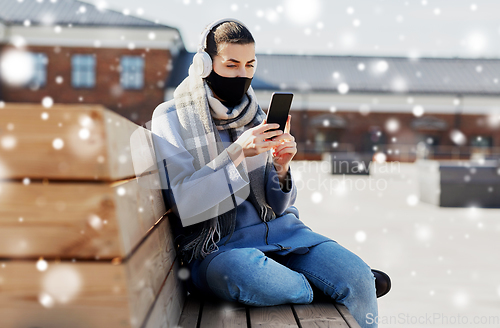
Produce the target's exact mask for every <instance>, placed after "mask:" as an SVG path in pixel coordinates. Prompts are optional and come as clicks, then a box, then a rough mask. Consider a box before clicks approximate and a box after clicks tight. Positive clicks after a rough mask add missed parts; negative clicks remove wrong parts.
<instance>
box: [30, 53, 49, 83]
mask: <svg viewBox="0 0 500 328" xmlns="http://www.w3.org/2000/svg"><path fill="white" fill-rule="evenodd" d="M31 55H32V56H33V63H34V71H33V77H32V78H31V80H30V82H29V86H30V87H31V88H36V89H38V88H40V87H43V86H45V84H46V83H47V63H48V59H47V55H46V54H44V53H32V54H31Z"/></svg>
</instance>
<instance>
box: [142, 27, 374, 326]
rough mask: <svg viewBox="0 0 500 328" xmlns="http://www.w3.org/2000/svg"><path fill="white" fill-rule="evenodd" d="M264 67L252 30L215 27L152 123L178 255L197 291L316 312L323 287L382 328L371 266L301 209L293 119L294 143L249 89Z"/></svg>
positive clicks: (359, 318) (363, 322) (357, 314)
mask: <svg viewBox="0 0 500 328" xmlns="http://www.w3.org/2000/svg"><path fill="white" fill-rule="evenodd" d="M255 66H256V57H255V41H254V39H253V37H252V35H251V34H250V32H249V31H248V29H247V28H246V27H245V26H244V25H243V24H242V23H241V22H238V21H235V20H230V19H229V20H222V21H218V22H215V23H213V24H211V25H209V27H208V28H207V29H206V31H204V33H203V35H202V41H201V44H200V49H199V51H198V53H197V54H196V56H195V58H194V60H193V65H191V67H190V72H189V76H188V77H187V78H186V79H185V80H184V81H183V82H182V83H181V84H180V85H179V86H178V88H177V89H176V91H175V92H174V99H173V100H171V101H168V102H165V103H162V104H160V105H159V106H158V107H157V108H156V109H155V111H154V113H153V123H152V132H153V133H154V134H156V136H155V138H157V140H159V141H160V142H157V143H156V144H155V147H156V151H157V156H158V157H159V158H161V165H160V166H159V167H160V168H162V167H165V168H166V170H163V171H162V170H160V171H161V172H160V174H161V175H162V183H163V185H164V188H165V189H164V190H165V191H166V192H165V193H164V196H165V199H166V201H167V202H168V205H169V206H170V207H174V209H175V211H176V213H177V214H178V218H179V220H178V222H177V223H178V224H179V227H178V230H179V231H178V232H177V234H176V235H177V237H176V243H177V244H178V247H179V251H180V253H181V255H182V258H183V261H184V262H186V263H187V265H188V267H189V269H190V273H191V275H190V278H189V279H190V280H189V282H190V283H191V284H192V285H191V287H190V288H191V291H192V292H198V293H203V294H206V295H211V296H214V295H215V296H218V297H220V298H223V299H226V300H235V301H238V302H241V303H245V304H249V305H255V306H269V305H277V304H284V303H302V304H306V303H310V302H311V301H312V300H313V289H312V287H314V288H317V289H319V290H320V291H321V292H323V293H324V294H326V295H328V296H330V297H331V298H332V299H334V300H335V301H336V302H338V303H342V304H344V305H346V306H347V308H348V309H349V310H350V312H351V313H352V314H353V316H354V317H355V318H356V320H357V321H358V322H359V324H360V325H361V326H362V327H375V324H373V325H369V324H368V323H367V322H366V319H365V317H366V316H367V315H368V314H371V317H372V318H373V317H376V316H377V300H376V290H375V284H374V280H375V278H374V275H373V273H372V271H371V270H370V268H369V267H368V265H366V264H365V263H364V262H363V261H362V260H361V259H360V258H359V257H358V256H356V255H355V254H353V253H351V252H350V251H348V250H346V249H345V248H343V247H342V246H340V245H339V244H338V243H336V242H335V241H333V240H332V239H330V238H328V237H325V236H322V235H320V234H317V233H315V232H313V231H312V230H311V229H310V228H308V227H307V226H305V225H304V224H303V223H302V222H301V221H300V220H299V219H298V211H297V209H296V208H294V207H293V206H292V205H293V203H294V201H295V197H296V187H295V184H294V183H293V180H292V178H291V171H290V161H291V160H292V158H293V156H294V155H295V154H296V152H297V147H296V143H295V141H294V137H293V136H292V135H291V134H290V116H289V117H288V121H287V125H286V128H285V131H273V130H272V129H276V128H278V127H279V126H278V125H277V124H267V123H266V122H265V114H264V112H263V111H262V110H261V108H260V106H259V105H258V104H257V100H256V98H255V93H254V92H253V90H252V88H251V87H250V82H251V79H252V78H253V75H254V73H255V68H256V67H255ZM180 225H182V227H181V226H180ZM193 285H194V286H193ZM372 321H373V320H372Z"/></svg>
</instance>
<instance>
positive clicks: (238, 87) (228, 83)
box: [206, 70, 252, 107]
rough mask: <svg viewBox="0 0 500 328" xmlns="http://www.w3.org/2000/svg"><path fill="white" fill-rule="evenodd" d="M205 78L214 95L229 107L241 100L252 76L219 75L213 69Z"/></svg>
mask: <svg viewBox="0 0 500 328" xmlns="http://www.w3.org/2000/svg"><path fill="white" fill-rule="evenodd" d="M206 80H207V83H208V85H209V86H210V88H211V89H212V91H213V92H214V93H215V95H216V96H217V97H219V98H220V99H222V101H223V103H224V105H226V106H229V107H232V106H236V105H238V104H239V103H240V102H241V99H243V96H244V95H245V93H246V92H247V90H248V88H249V87H250V83H251V82H252V78H248V77H224V76H220V75H219V74H217V73H215V71H214V70H212V72H211V73H210V75H209V76H207V78H206Z"/></svg>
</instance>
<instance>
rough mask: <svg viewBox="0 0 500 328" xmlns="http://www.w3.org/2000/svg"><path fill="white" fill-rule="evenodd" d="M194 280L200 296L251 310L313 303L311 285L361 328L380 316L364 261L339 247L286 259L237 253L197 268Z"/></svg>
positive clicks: (320, 248)
mask: <svg viewBox="0 0 500 328" xmlns="http://www.w3.org/2000/svg"><path fill="white" fill-rule="evenodd" d="M204 261H205V260H204ZM191 275H192V281H193V283H194V285H195V286H196V287H197V288H198V289H200V290H201V291H204V292H205V293H208V294H215V295H216V296H218V297H220V298H222V299H225V300H229V301H238V302H240V303H244V304H248V305H253V306H272V305H279V304H286V303H297V304H307V303H311V302H312V300H313V290H312V288H311V284H312V285H314V286H315V287H316V288H317V289H319V290H320V291H321V292H323V293H324V294H325V295H328V296H330V297H331V298H332V299H333V300H335V302H337V303H340V304H343V305H345V306H346V307H347V308H348V309H349V311H350V312H351V314H352V315H353V316H354V318H355V319H356V321H357V322H358V323H359V325H360V326H361V327H363V328H365V327H372V328H373V327H377V325H376V324H375V323H373V324H371V325H369V324H368V323H367V322H366V316H367V314H368V313H371V314H372V316H371V317H372V318H375V317H376V316H377V315H378V309H377V298H376V293H375V277H374V276H373V274H372V272H371V269H370V267H368V265H367V264H366V263H364V262H363V260H361V259H360V258H359V257H358V256H357V255H355V254H354V253H352V252H350V251H349V250H347V249H345V248H344V247H342V246H340V245H339V244H338V243H337V242H335V241H328V242H323V243H321V244H318V245H316V246H313V247H311V248H310V249H309V252H308V253H305V254H295V253H289V254H287V255H285V256H280V255H277V254H272V253H267V254H264V253H263V252H262V251H260V250H258V249H256V248H234V249H231V250H229V251H225V252H221V253H220V254H217V255H216V256H215V257H213V258H211V259H210V260H207V261H206V262H205V263H203V261H202V264H201V265H200V266H194V267H193V269H192V272H191ZM203 275H204V276H203ZM372 321H374V320H370V321H369V322H372Z"/></svg>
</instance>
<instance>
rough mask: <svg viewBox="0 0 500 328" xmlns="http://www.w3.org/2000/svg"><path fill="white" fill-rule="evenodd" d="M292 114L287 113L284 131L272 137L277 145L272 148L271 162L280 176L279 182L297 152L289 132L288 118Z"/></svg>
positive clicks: (289, 118) (295, 144)
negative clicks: (277, 142)
mask: <svg viewBox="0 0 500 328" xmlns="http://www.w3.org/2000/svg"><path fill="white" fill-rule="evenodd" d="M291 118H292V116H291V115H288V119H287V121H286V126H285V133H283V134H281V135H279V136H277V137H276V138H274V141H279V143H280V144H279V145H278V146H277V147H275V148H274V149H273V163H274V167H275V168H276V172H277V173H278V177H279V178H280V182H282V179H284V178H285V176H286V173H287V172H288V168H289V166H290V161H291V160H292V158H293V157H294V156H295V154H296V153H297V143H296V142H295V138H294V137H293V136H292V135H291V134H290V120H291Z"/></svg>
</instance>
